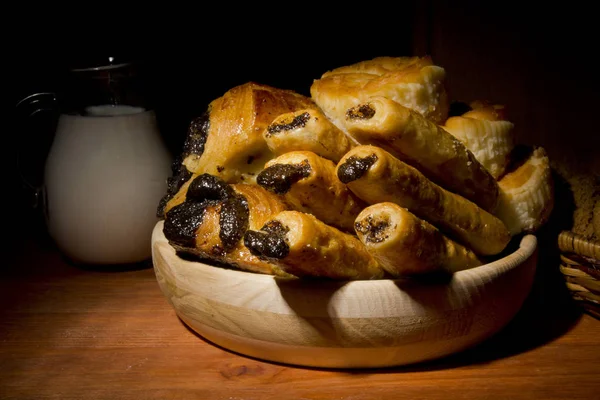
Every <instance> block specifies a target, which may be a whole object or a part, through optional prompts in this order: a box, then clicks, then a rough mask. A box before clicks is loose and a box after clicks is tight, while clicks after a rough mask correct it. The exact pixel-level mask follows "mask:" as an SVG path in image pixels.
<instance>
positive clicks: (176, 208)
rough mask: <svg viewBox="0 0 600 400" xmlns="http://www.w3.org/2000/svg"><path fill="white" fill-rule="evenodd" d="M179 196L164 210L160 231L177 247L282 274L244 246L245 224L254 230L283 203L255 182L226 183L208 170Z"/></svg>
mask: <svg viewBox="0 0 600 400" xmlns="http://www.w3.org/2000/svg"><path fill="white" fill-rule="evenodd" d="M186 187H187V190H186V191H185V197H180V198H179V200H180V201H181V200H183V201H181V202H179V203H177V204H175V205H173V206H172V207H170V208H169V210H168V211H167V212H166V216H165V222H164V228H163V231H164V234H165V237H166V238H167V239H168V240H169V243H170V244H171V245H172V246H173V247H174V248H175V249H176V250H178V251H179V252H181V253H187V254H192V255H195V256H198V257H200V258H203V259H208V260H211V261H213V262H218V263H222V264H225V265H229V266H232V267H237V268H239V269H242V270H246V271H252V272H259V273H264V274H272V275H282V276H284V275H286V274H285V273H283V272H282V271H281V270H280V269H279V267H278V266H277V265H275V264H272V263H270V262H268V261H267V260H264V259H261V258H258V257H256V256H254V255H252V254H251V253H250V251H249V250H248V249H247V248H246V247H245V246H244V245H243V242H242V237H243V235H244V233H245V232H246V231H247V230H248V229H258V228H260V227H261V226H263V224H264V223H265V221H267V220H268V219H269V218H271V217H272V216H273V215H275V214H277V213H278V212H280V211H283V210H286V209H287V208H288V207H287V204H286V203H285V202H283V201H282V200H281V199H280V198H279V197H278V196H277V195H274V194H273V193H271V192H269V191H267V190H265V189H263V188H261V187H260V186H257V185H249V184H245V183H237V184H227V183H225V182H224V181H223V180H222V179H220V178H218V177H215V176H213V175H209V174H200V175H198V176H196V177H195V178H194V179H192V180H190V181H189V182H188V183H187V185H186Z"/></svg>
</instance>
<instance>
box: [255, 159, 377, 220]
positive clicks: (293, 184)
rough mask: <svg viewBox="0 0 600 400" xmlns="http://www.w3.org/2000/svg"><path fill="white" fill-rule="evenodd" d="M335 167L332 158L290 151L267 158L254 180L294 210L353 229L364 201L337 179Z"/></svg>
mask: <svg viewBox="0 0 600 400" xmlns="http://www.w3.org/2000/svg"><path fill="white" fill-rule="evenodd" d="M335 168H336V164H335V163H334V162H333V161H331V160H328V159H326V158H323V157H320V156H318V155H317V154H315V153H313V152H311V151H291V152H288V153H285V154H282V155H281V156H279V157H277V158H274V159H272V160H270V161H268V162H267V163H266V164H265V169H264V170H263V171H261V172H260V173H259V174H258V176H257V178H256V182H257V183H258V184H259V185H260V186H262V187H264V188H265V189H267V190H269V191H272V192H274V193H277V194H279V195H282V196H283V197H284V199H285V200H286V201H287V202H288V203H289V204H290V205H291V207H292V208H293V209H295V210H299V211H303V212H307V213H311V214H314V215H315V216H316V217H317V218H319V219H320V220H321V221H323V222H325V223H326V224H329V225H332V226H335V227H336V228H339V229H341V230H344V231H347V232H353V229H354V219H355V218H356V216H357V215H358V213H359V212H360V211H361V210H362V209H363V208H364V207H365V206H366V204H365V203H364V202H363V201H362V200H361V199H359V198H358V197H357V196H356V195H355V194H354V193H352V191H350V190H349V189H348V188H347V187H346V185H344V184H343V183H342V182H340V180H339V179H338V178H337V176H336V172H335Z"/></svg>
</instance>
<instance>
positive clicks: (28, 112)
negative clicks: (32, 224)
mask: <svg viewBox="0 0 600 400" xmlns="http://www.w3.org/2000/svg"><path fill="white" fill-rule="evenodd" d="M57 109H58V107H57V97H56V94H55V93H53V92H38V93H33V94H30V95H27V96H26V97H24V98H22V99H20V100H19V101H18V102H17V104H16V106H15V110H16V115H17V118H18V119H19V121H18V122H19V123H21V125H24V123H25V122H26V121H28V120H30V119H31V118H33V117H34V116H36V115H37V114H39V113H41V112H56V111H57ZM21 147H22V146H20V145H19V146H17V150H16V163H17V166H16V167H17V173H18V175H19V177H20V180H21V183H22V184H23V186H24V189H26V190H27V191H28V192H29V193H28V194H29V196H31V200H30V201H31V204H30V205H31V207H32V208H34V209H37V208H38V207H39V206H40V203H41V201H40V197H42V196H43V190H42V186H40V185H35V184H33V183H31V182H30V180H29V179H27V177H26V176H25V175H24V173H23V168H22V165H21V163H22V155H21Z"/></svg>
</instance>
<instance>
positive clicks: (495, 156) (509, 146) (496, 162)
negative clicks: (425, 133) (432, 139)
mask: <svg viewBox="0 0 600 400" xmlns="http://www.w3.org/2000/svg"><path fill="white" fill-rule="evenodd" d="M501 118H503V117H502V114H501V113H500V112H498V109H497V108H494V107H493V106H488V107H485V108H479V109H475V110H471V111H468V112H466V113H465V114H463V115H461V116H456V117H450V118H448V119H447V120H446V123H445V124H444V126H443V128H444V130H446V131H447V132H449V133H450V134H452V135H453V136H454V137H456V138H457V139H458V140H460V141H461V142H462V143H464V145H465V146H466V147H467V148H468V149H469V150H470V151H471V152H472V153H473V155H474V156H475V158H476V159H477V160H478V161H479V162H480V163H481V165H483V166H484V167H485V169H487V170H488V171H489V172H490V174H491V175H492V176H493V177H494V179H496V180H498V179H500V177H501V176H502V175H504V173H505V172H506V168H507V167H508V164H509V163H510V159H511V153H512V151H513V149H514V147H515V134H514V124H513V123H512V122H510V121H507V120H505V119H501Z"/></svg>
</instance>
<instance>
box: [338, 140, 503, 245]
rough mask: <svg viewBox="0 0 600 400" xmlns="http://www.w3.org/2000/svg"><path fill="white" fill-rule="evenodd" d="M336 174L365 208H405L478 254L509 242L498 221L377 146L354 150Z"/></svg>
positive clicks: (340, 163)
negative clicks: (384, 205)
mask: <svg viewBox="0 0 600 400" xmlns="http://www.w3.org/2000/svg"><path fill="white" fill-rule="evenodd" d="M357 170H359V171H357ZM336 173H337V175H338V177H339V179H340V180H341V181H342V182H344V183H346V185H347V186H348V188H349V189H350V190H351V191H353V192H354V193H355V194H356V195H357V196H358V197H360V198H361V199H363V200H364V201H366V202H367V203H369V204H376V203H381V202H392V203H395V204H398V205H400V206H402V207H405V208H407V209H408V210H409V211H410V212H412V213H413V214H415V215H417V216H418V217H419V218H422V219H424V220H426V221H428V222H429V223H431V224H433V225H434V226H435V227H437V228H438V229H440V230H441V231H442V232H444V233H445V234H447V235H448V236H449V237H451V238H453V239H455V240H456V241H458V242H460V243H461V244H463V245H465V246H467V247H468V248H470V249H472V250H473V251H475V252H476V253H477V254H480V255H494V254H498V253H500V252H501V251H502V250H503V249H504V248H505V247H506V245H507V244H508V242H509V241H510V238H511V236H510V234H509V232H508V230H507V228H506V226H505V225H504V223H503V222H502V221H501V220H500V219H498V218H496V217H495V216H493V215H492V214H490V213H488V212H487V211H485V210H483V209H482V208H480V207H479V206H477V205H476V204H475V203H473V202H471V201H469V200H467V199H465V198H464V197H462V196H460V195H457V194H455V193H452V192H450V191H448V190H446V189H444V188H442V187H441V186H439V185H437V184H435V183H434V182H432V181H431V180H429V179H428V178H427V177H425V176H424V175H423V174H422V173H421V172H419V170H417V169H416V168H414V167H411V166H410V165H408V164H406V163H404V162H403V161H401V160H399V159H398V158H396V157H394V156H393V155H392V154H390V153H389V152H387V151H385V150H383V149H381V148H379V147H376V146H371V145H364V146H357V147H355V148H353V149H352V150H350V151H349V152H348V153H347V154H346V155H345V156H344V158H342V159H341V160H340V162H339V163H338V164H337V167H336Z"/></svg>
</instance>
